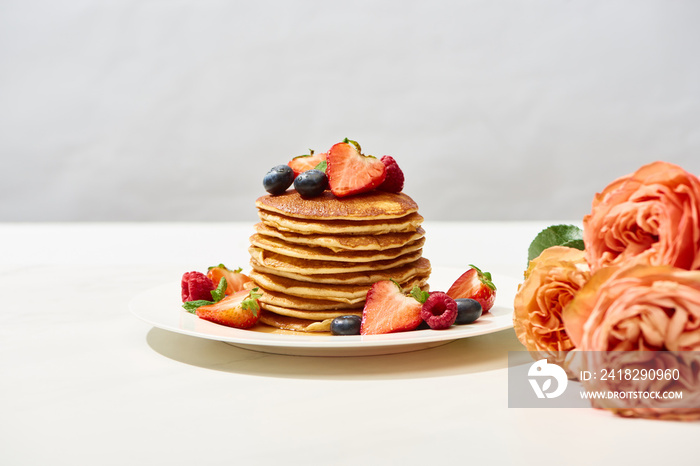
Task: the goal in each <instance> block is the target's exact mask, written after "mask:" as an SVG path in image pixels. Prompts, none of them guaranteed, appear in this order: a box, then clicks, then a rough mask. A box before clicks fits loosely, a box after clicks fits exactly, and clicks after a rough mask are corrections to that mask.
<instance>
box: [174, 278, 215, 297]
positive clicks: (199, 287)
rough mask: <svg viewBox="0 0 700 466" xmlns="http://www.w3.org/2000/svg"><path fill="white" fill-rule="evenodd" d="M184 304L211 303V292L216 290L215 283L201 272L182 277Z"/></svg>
mask: <svg viewBox="0 0 700 466" xmlns="http://www.w3.org/2000/svg"><path fill="white" fill-rule="evenodd" d="M181 285H182V302H183V303H184V302H187V301H199V300H200V299H203V300H205V301H211V299H212V298H211V292H212V290H214V289H216V287H215V286H214V282H212V281H211V279H209V278H207V276H206V275H204V274H203V273H200V272H187V273H185V274H184V275H183V276H182V282H181Z"/></svg>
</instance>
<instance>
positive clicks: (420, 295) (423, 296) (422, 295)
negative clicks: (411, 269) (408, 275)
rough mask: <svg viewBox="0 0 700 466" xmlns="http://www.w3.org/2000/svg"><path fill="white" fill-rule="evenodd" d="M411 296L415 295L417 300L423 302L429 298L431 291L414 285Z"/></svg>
mask: <svg viewBox="0 0 700 466" xmlns="http://www.w3.org/2000/svg"><path fill="white" fill-rule="evenodd" d="M411 296H413V297H414V298H415V300H416V301H418V302H419V303H421V304H423V303H425V302H426V301H427V300H428V296H430V293H428V292H427V291H423V290H421V289H420V287H419V286H418V285H413V289H412V290H411Z"/></svg>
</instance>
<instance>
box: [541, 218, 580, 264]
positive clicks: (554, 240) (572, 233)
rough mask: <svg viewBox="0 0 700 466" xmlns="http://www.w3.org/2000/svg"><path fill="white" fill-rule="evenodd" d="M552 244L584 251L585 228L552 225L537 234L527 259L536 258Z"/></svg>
mask: <svg viewBox="0 0 700 466" xmlns="http://www.w3.org/2000/svg"><path fill="white" fill-rule="evenodd" d="M552 246H567V247H570V248H576V249H580V250H582V251H583V247H584V246H583V230H581V229H580V228H579V227H577V226H575V225H552V226H550V227H547V228H545V229H544V230H542V231H541V232H539V233H538V234H537V236H536V237H535V239H534V240H532V243H530V247H529V248H528V250H527V260H528V261H531V260H532V259H534V258H536V257H537V256H539V255H540V254H542V251H544V250H545V249H547V248H551V247H552Z"/></svg>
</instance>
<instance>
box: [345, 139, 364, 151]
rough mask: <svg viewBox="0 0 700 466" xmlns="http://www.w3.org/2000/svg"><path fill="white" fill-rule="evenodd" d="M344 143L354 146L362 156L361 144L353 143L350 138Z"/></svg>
mask: <svg viewBox="0 0 700 466" xmlns="http://www.w3.org/2000/svg"><path fill="white" fill-rule="evenodd" d="M343 142H344V143H345V144H352V145H353V146H355V149H357V152H359V153H360V154H362V148H361V147H360V143H359V142H357V141H353V140H352V139H348V138H345V139H343Z"/></svg>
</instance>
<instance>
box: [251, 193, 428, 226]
mask: <svg viewBox="0 0 700 466" xmlns="http://www.w3.org/2000/svg"><path fill="white" fill-rule="evenodd" d="M255 205H256V206H257V207H258V209H262V210H266V211H270V212H275V213H278V214H282V215H286V216H288V217H293V218H301V219H311V220H314V221H316V220H351V221H357V220H379V219H393V218H397V217H404V216H406V215H408V214H411V213H414V212H417V211H418V204H416V203H415V202H414V201H413V199H411V198H410V197H409V196H407V195H406V194H404V193H387V192H383V191H371V192H368V193H364V194H357V195H354V196H348V197H344V198H338V197H335V196H334V195H333V194H332V193H331V192H330V191H325V192H324V193H323V194H321V195H320V196H318V197H314V198H312V199H304V198H302V197H301V196H300V195H299V193H297V192H296V191H294V190H290V191H287V192H285V193H283V194H280V195H277V196H272V195H267V196H262V197H260V198H258V200H257V201H255Z"/></svg>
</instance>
